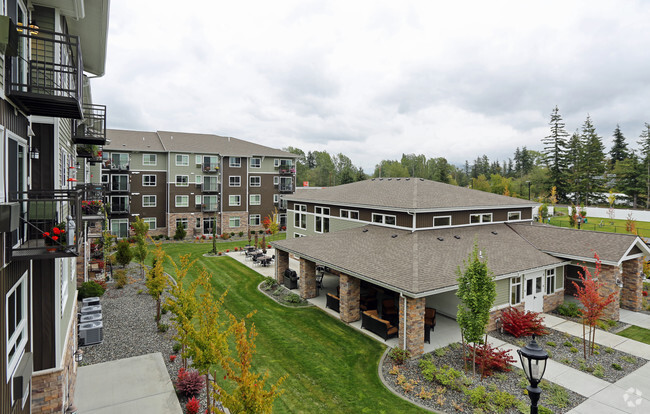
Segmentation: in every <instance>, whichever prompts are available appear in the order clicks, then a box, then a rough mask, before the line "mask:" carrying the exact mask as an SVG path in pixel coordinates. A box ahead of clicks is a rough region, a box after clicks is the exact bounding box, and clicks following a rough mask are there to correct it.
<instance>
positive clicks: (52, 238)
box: [43, 223, 66, 252]
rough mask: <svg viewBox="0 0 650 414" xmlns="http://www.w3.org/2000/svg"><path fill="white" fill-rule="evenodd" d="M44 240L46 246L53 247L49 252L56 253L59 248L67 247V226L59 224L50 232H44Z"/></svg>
mask: <svg viewBox="0 0 650 414" xmlns="http://www.w3.org/2000/svg"><path fill="white" fill-rule="evenodd" d="M43 238H44V239H45V245H46V246H53V247H52V248H50V249H47V251H48V252H53V251H56V250H57V247H58V246H65V245H66V239H65V224H63V223H62V224H57V225H56V226H54V227H52V229H51V230H50V231H46V232H44V233H43Z"/></svg>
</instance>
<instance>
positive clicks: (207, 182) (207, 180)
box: [202, 175, 219, 191]
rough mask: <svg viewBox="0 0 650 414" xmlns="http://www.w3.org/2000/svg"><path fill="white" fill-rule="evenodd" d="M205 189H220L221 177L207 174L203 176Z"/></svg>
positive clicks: (203, 188)
mask: <svg viewBox="0 0 650 414" xmlns="http://www.w3.org/2000/svg"><path fill="white" fill-rule="evenodd" d="M202 190H203V191H218V190H219V179H218V178H217V177H210V176H209V175H206V176H205V177H203V187H202Z"/></svg>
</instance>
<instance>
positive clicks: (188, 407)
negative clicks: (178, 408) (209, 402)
mask: <svg viewBox="0 0 650 414" xmlns="http://www.w3.org/2000/svg"><path fill="white" fill-rule="evenodd" d="M185 411H186V412H187V414H197V413H198V412H199V400H197V399H196V397H192V398H190V399H189V400H188V401H187V404H185Z"/></svg>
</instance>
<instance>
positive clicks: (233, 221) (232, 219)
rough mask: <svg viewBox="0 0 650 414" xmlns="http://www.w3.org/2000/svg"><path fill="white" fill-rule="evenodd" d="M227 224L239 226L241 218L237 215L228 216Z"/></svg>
mask: <svg viewBox="0 0 650 414" xmlns="http://www.w3.org/2000/svg"><path fill="white" fill-rule="evenodd" d="M228 225H229V226H230V227H239V226H241V219H240V218H239V217H230V219H229V220H228Z"/></svg>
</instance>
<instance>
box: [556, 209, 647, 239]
mask: <svg viewBox="0 0 650 414" xmlns="http://www.w3.org/2000/svg"><path fill="white" fill-rule="evenodd" d="M556 210H557V211H561V212H563V213H564V214H565V215H564V216H555V217H551V224H552V225H554V226H559V227H569V216H567V215H566V214H567V209H566V207H565V208H557V209H556ZM625 222H626V220H619V219H614V220H610V219H608V218H597V217H589V216H587V223H582V225H581V226H580V228H581V229H584V230H596V231H604V232H608V233H624V234H631V233H630V232H628V231H627V230H626V229H625ZM635 225H636V229H637V230H638V234H639V236H643V237H650V222H647V221H637V222H636V224H635Z"/></svg>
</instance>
